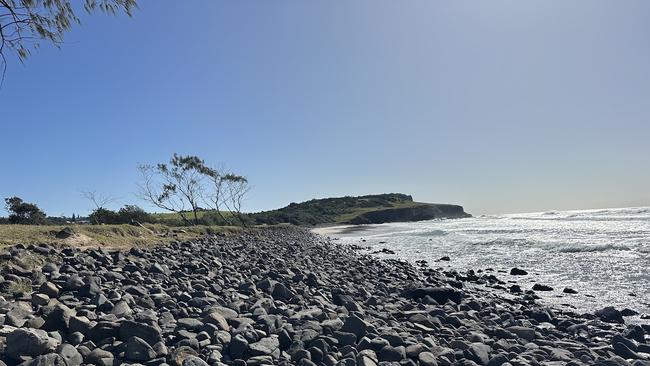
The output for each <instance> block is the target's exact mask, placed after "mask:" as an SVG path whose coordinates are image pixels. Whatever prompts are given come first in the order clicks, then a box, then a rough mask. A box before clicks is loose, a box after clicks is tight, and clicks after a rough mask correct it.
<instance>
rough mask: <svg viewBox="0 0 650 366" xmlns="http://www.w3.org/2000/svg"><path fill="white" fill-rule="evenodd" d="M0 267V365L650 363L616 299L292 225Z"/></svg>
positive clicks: (649, 329)
mask: <svg viewBox="0 0 650 366" xmlns="http://www.w3.org/2000/svg"><path fill="white" fill-rule="evenodd" d="M0 262H1V265H0V266H1V267H0V268H1V271H0V273H1V275H2V278H0V280H2V282H1V283H0V290H1V291H2V293H3V297H1V298H0V324H2V326H1V328H0V359H1V360H2V362H0V365H2V366H4V365H8V366H12V365H30V366H48V365H57V366H59V365H60V366H63V365H65V366H79V365H123V364H125V365H147V366H148V365H172V366H202V365H238V366H244V365H327V366H332V365H345V366H348V365H364V366H373V365H423V366H432V365H445V366H447V365H489V366H497V365H513V366H519V365H634V366H640V365H650V361H648V359H649V357H648V354H650V344H649V343H648V340H650V326H647V325H638V324H625V321H624V317H623V316H624V315H625V314H622V313H621V312H620V311H619V310H617V309H615V308H611V307H607V308H604V309H602V310H599V311H596V312H595V313H593V314H591V313H585V314H578V313H572V312H567V311H562V310H558V309H552V308H548V307H545V306H543V305H540V303H539V302H538V298H537V296H536V294H535V291H534V290H532V289H528V288H519V289H518V287H519V286H518V285H517V284H514V283H507V282H505V281H502V280H501V279H499V278H498V277H496V276H495V275H494V274H489V273H478V272H477V273H475V272H473V271H467V272H457V271H454V270H437V269H433V268H431V267H430V266H429V264H428V263H426V262H423V261H420V262H419V263H418V264H419V265H418V266H417V267H416V266H413V265H411V264H408V263H406V262H402V261H397V260H392V259H379V258H377V257H376V256H373V255H368V254H362V253H361V252H360V251H359V250H358V248H357V247H355V246H352V245H342V244H337V243H335V242H330V241H329V240H327V239H325V238H324V237H322V236H319V235H316V234H312V233H310V232H309V231H307V230H305V229H300V228H293V227H275V228H267V229H248V230H245V231H242V232H240V233H228V234H221V235H214V236H210V237H205V238H202V239H196V240H192V241H187V242H172V243H170V244H164V245H159V246H149V247H142V248H138V247H136V248H131V249H127V250H112V249H106V248H86V249H83V250H81V249H77V248H72V247H53V246H34V245H30V246H26V245H18V246H13V247H10V248H5V249H4V250H3V252H2V253H1V254H0ZM431 264H432V265H433V263H431ZM476 284H481V285H489V286H491V288H490V287H485V286H482V287H479V286H475V285H476ZM506 290H508V292H509V293H511V294H513V295H512V296H508V297H506V296H503V295H502V294H503V293H504V292H505V291H506ZM518 290H520V291H518Z"/></svg>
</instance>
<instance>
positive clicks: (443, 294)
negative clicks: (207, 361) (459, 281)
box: [402, 287, 463, 304]
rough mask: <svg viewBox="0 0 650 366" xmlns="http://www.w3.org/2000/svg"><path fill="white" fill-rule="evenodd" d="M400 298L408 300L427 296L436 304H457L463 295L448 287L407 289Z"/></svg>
mask: <svg viewBox="0 0 650 366" xmlns="http://www.w3.org/2000/svg"><path fill="white" fill-rule="evenodd" d="M402 296H403V297H406V298H409V299H422V298H424V297H425V296H428V297H430V298H432V299H434V300H435V301H436V302H437V303H438V304H445V303H446V302H447V301H452V302H454V303H456V304H458V303H460V302H461V300H462V298H463V293H462V292H461V291H458V290H456V289H454V288H450V287H420V288H415V289H407V290H405V291H403V292H402Z"/></svg>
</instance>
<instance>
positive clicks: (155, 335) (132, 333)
mask: <svg viewBox="0 0 650 366" xmlns="http://www.w3.org/2000/svg"><path fill="white" fill-rule="evenodd" d="M119 336H120V339H121V340H122V341H124V342H126V341H128V340H129V339H131V337H138V338H141V339H143V340H144V341H145V342H147V343H148V344H149V345H154V344H156V343H158V342H161V341H162V340H163V337H162V330H161V329H160V327H158V326H152V325H149V324H145V323H138V322H135V321H132V320H125V321H122V322H121V323H120V328H119Z"/></svg>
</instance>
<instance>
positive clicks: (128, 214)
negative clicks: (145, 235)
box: [117, 205, 155, 224]
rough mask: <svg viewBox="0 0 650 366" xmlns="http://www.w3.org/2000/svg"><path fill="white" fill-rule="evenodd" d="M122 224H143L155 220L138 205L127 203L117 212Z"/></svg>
mask: <svg viewBox="0 0 650 366" xmlns="http://www.w3.org/2000/svg"><path fill="white" fill-rule="evenodd" d="M117 217H118V220H119V223H120V224H142V223H145V222H154V221H155V220H154V218H153V217H152V216H151V215H150V214H148V213H147V212H146V211H145V210H143V209H141V208H140V207H138V206H136V205H125V206H124V207H122V208H120V210H119V211H118V212H117Z"/></svg>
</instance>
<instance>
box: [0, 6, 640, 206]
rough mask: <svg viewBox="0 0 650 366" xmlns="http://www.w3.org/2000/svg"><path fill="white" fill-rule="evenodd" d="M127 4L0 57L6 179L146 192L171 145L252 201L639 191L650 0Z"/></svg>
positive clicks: (501, 199) (507, 198)
mask: <svg viewBox="0 0 650 366" xmlns="http://www.w3.org/2000/svg"><path fill="white" fill-rule="evenodd" d="M140 3H141V4H140V10H139V11H136V13H135V16H134V17H133V18H132V19H129V18H126V17H108V16H94V17H83V18H82V21H83V24H82V25H81V26H77V27H75V28H74V30H73V31H71V32H70V33H69V34H67V37H66V43H65V44H64V45H63V47H62V49H61V50H58V49H55V48H53V47H50V46H43V47H41V49H39V50H37V51H34V52H33V55H32V57H30V58H29V59H28V60H27V61H26V62H25V64H24V65H22V64H20V63H19V62H18V61H16V60H15V59H13V58H10V59H9V68H8V70H7V75H6V78H5V81H4V84H3V86H2V88H1V89H0V128H1V129H0V131H1V136H2V139H1V142H0V166H1V168H2V170H1V173H0V195H2V197H6V196H10V195H18V196H21V197H23V198H24V199H25V200H27V201H30V202H36V203H38V204H40V205H41V206H42V207H43V208H44V210H45V211H46V212H47V213H48V214H50V215H58V214H61V213H65V214H68V215H70V214H72V213H73V212H75V213H77V214H80V213H81V214H86V213H88V212H89V210H90V208H91V205H89V204H88V202H86V201H85V200H84V199H83V198H82V197H81V195H80V194H79V191H81V190H96V191H99V192H105V193H108V194H112V195H114V196H117V197H119V198H120V199H119V200H118V201H117V202H116V204H115V205H122V204H125V203H134V202H135V203H140V204H141V202H138V200H137V199H136V198H135V197H134V195H133V193H134V192H135V191H136V186H135V183H136V181H137V178H138V175H137V171H136V165H137V163H150V162H151V163H155V162H159V161H165V160H166V159H168V158H169V156H170V155H171V154H172V153H173V152H178V153H181V154H196V155H198V156H201V157H202V158H204V159H206V160H207V161H209V162H214V163H225V164H226V165H227V166H229V167H231V168H233V169H234V170H236V171H237V172H239V173H241V174H245V175H247V176H248V177H249V179H250V181H251V182H252V184H253V185H254V189H253V190H252V192H251V194H250V196H249V199H248V201H247V205H246V208H247V209H248V210H250V211H257V210H263V209H272V208H277V207H280V206H284V205H286V204H288V203H289V202H292V201H295V202H298V201H303V200H307V199H310V198H315V197H327V196H342V195H360V194H369V193H381V192H403V193H407V194H412V195H413V196H414V198H415V199H416V200H418V201H425V202H444V203H456V204H461V205H463V206H465V209H466V211H467V212H470V213H472V214H481V213H508V212H526V211H545V210H552V209H579V208H598V207H622V206H642V205H650V169H649V168H650V103H649V102H648V97H649V96H650V67H648V65H650V2H648V1H640V0H639V1H624V2H621V1H591V0H589V1H587V0H584V1H525V2H523V1H489V2H487V1H486V2H470V1H448V2H438V1H409V2H402V1H399V2H398V1H378V0H372V1H371V0H368V1H354V2H348V1H337V2H331V1H318V2H316V1H298V0H296V1H272V2H271V1H256V2H220V1H219V2H217V1H203V2H193V3H191V4H188V3H185V2H178V1H165V2H158V1H155V2H154V1H140ZM143 206H144V207H146V208H149V207H147V206H146V205H143Z"/></svg>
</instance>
